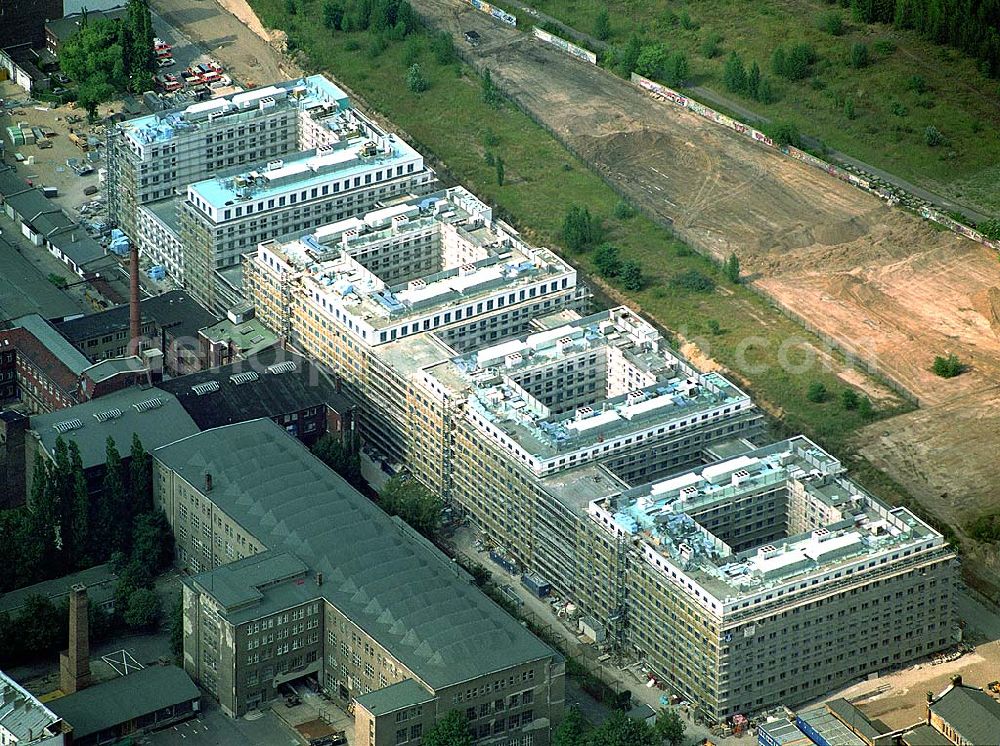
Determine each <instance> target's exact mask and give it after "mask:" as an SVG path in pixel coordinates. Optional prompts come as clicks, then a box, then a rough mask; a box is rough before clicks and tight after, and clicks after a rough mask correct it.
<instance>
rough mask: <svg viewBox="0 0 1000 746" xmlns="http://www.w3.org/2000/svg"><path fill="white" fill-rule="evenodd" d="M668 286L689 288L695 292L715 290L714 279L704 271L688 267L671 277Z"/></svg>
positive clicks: (677, 288)
mask: <svg viewBox="0 0 1000 746" xmlns="http://www.w3.org/2000/svg"><path fill="white" fill-rule="evenodd" d="M670 287H672V288H674V289H676V290H690V291H692V292H695V293H710V292H712V291H713V290H715V280H713V279H712V278H711V277H709V276H708V275H706V274H705V273H704V272H699V271H698V270H696V269H689V270H685V271H684V272H680V273H678V274H676V275H674V276H673V277H671V278H670Z"/></svg>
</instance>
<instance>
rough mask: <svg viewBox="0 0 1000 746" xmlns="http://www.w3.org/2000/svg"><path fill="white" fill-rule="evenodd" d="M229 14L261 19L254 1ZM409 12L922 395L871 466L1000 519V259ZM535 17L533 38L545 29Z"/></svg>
mask: <svg viewBox="0 0 1000 746" xmlns="http://www.w3.org/2000/svg"><path fill="white" fill-rule="evenodd" d="M222 2H223V3H224V5H225V6H226V7H227V8H230V7H231V8H234V9H236V10H237V11H238V12H239V13H241V14H246V13H250V11H249V9H248V8H247V7H246V4H245V3H244V2H242V0H222ZM412 2H413V5H414V7H415V9H416V10H417V11H418V13H420V14H421V15H423V16H424V17H425V18H426V19H427V20H428V21H429V22H430V24H431V25H433V26H435V27H437V28H441V29H447V30H449V31H450V32H451V33H452V34H453V35H454V37H455V42H456V45H458V46H459V48H460V49H461V50H462V52H463V54H464V55H466V56H467V57H468V58H469V59H471V60H472V61H473V62H475V64H477V65H479V66H485V67H489V69H490V70H491V71H492V73H493V76H494V80H496V81H497V82H498V84H499V85H500V86H502V87H503V88H504V89H505V91H507V92H508V93H509V94H510V95H512V96H514V97H516V98H517V100H518V101H519V102H520V103H521V104H522V105H523V106H524V107H526V108H527V109H529V110H530V111H532V112H533V113H534V115H535V116H536V117H537V118H538V119H539V120H541V121H542V122H543V123H545V124H546V125H547V126H548V127H549V128H551V129H552V130H553V131H554V132H556V134H557V135H558V136H559V137H560V138H561V139H562V140H563V141H564V142H565V143H566V144H568V145H569V146H570V147H571V148H572V149H574V150H575V151H576V152H577V153H579V154H580V155H581V156H582V157H584V158H586V159H588V160H589V161H590V162H591V163H593V164H594V166H595V167H596V168H597V169H598V170H600V171H601V172H602V173H603V174H604V175H605V177H606V178H607V179H608V180H609V181H611V182H613V183H615V184H617V185H618V186H619V188H620V189H622V190H623V191H624V192H626V193H628V194H629V195H631V196H632V198H633V199H634V201H635V202H636V203H638V204H640V205H641V206H642V207H643V208H644V209H645V210H647V211H648V212H649V213H650V214H651V215H654V216H656V217H659V218H661V219H669V220H670V221H672V223H673V225H674V228H675V230H676V231H677V232H678V233H679V234H680V235H682V236H683V237H684V238H685V239H686V240H687V241H689V242H690V243H691V244H692V245H694V246H696V247H697V248H699V249H700V250H702V251H705V252H709V253H711V254H712V255H714V256H716V257H719V258H722V257H725V256H727V255H728V254H729V253H731V252H735V253H736V254H737V255H738V256H739V258H740V261H741V263H742V266H743V269H744V271H745V272H748V273H751V276H752V278H753V282H754V284H755V285H756V286H757V287H759V288H761V289H762V290H764V291H765V292H767V293H768V294H769V295H770V296H771V297H772V298H773V299H774V300H775V301H776V302H777V303H778V304H780V305H781V306H782V307H784V308H785V309H787V310H788V311H789V312H790V313H792V314H794V315H796V316H798V317H799V318H800V319H802V320H803V321H804V322H805V323H806V324H807V325H809V326H811V327H812V328H814V329H816V330H818V331H819V332H820V333H822V334H824V335H826V336H827V337H829V338H831V339H834V340H836V341H838V342H839V343H840V344H841V346H842V347H844V348H846V349H847V350H849V351H853V352H854V353H855V354H856V355H857V356H858V357H859V358H860V359H862V360H864V361H865V362H866V363H867V364H869V365H872V366H874V367H875V368H876V369H878V370H879V371H880V372H881V373H882V375H884V376H886V377H887V378H891V379H893V380H894V381H896V382H897V383H898V384H900V385H902V386H903V387H905V388H906V389H907V390H908V391H910V392H911V393H912V394H913V395H914V396H915V397H916V398H918V399H919V401H920V403H921V409H919V410H917V411H916V412H913V413H911V414H907V415H903V416H899V417H895V418H893V419H891V420H886V421H882V422H879V423H876V424H875V425H873V426H871V427H870V428H868V431H867V432H864V433H862V435H861V437H860V439H859V443H858V448H859V449H860V450H861V451H862V452H864V453H865V454H866V455H867V456H868V457H869V458H871V459H873V460H874V461H875V462H876V463H878V464H879V466H880V467H882V468H883V469H885V470H886V471H887V472H888V473H889V474H891V475H892V476H893V477H895V478H896V479H897V480H898V481H900V482H901V483H902V484H904V485H905V486H906V487H907V488H908V489H909V490H910V491H911V492H912V493H913V494H914V495H915V496H916V497H917V498H918V499H920V500H921V501H922V502H923V503H924V504H925V505H926V506H927V507H928V508H929V509H930V510H931V511H933V512H934V513H936V514H938V515H940V516H941V517H942V518H945V519H947V520H948V521H949V522H950V523H952V524H953V525H958V524H961V523H963V522H964V521H965V520H966V519H967V518H968V517H970V516H972V515H975V514H977V513H978V512H979V511H980V510H984V509H987V508H989V507H994V508H1000V480H996V479H995V478H994V466H993V465H994V462H995V458H996V453H997V452H998V450H1000V393H998V392H1000V389H998V386H997V384H998V382H1000V338H998V336H997V329H1000V289H998V287H997V286H1000V263H998V261H997V257H996V256H995V255H994V254H993V253H992V252H990V251H989V250H987V249H986V248H984V247H982V246H980V245H979V244H976V243H974V242H972V241H968V240H966V239H961V238H958V237H956V236H954V235H953V234H950V233H946V232H941V231H937V230H934V229H932V228H930V227H929V226H928V225H927V224H926V223H924V222H922V221H920V220H918V219H916V218H914V217H912V216H911V215H909V214H907V213H904V212H902V211H900V210H896V209H892V208H889V207H887V206H885V205H883V204H882V203H881V202H880V201H879V200H878V199H877V198H875V197H873V196H871V195H868V194H866V193H864V192H861V191H859V190H857V189H855V188H853V187H851V186H849V185H847V184H845V183H844V182H841V181H839V180H837V179H834V178H832V177H829V176H827V175H825V174H823V173H822V172H819V171H817V170H816V169H813V168H811V167H808V166H806V165H804V164H801V163H799V162H797V161H793V160H791V159H789V158H786V157H784V156H782V155H780V154H779V153H776V152H774V151H771V150H768V149H765V148H763V147H759V146H757V145H754V144H753V143H752V142H750V141H748V140H746V139H744V138H741V137H739V136H737V135H735V134H733V133H731V132H729V131H728V130H724V129H722V128H721V127H718V126H717V125H713V124H710V123H709V122H707V121H705V120H703V119H702V118H700V117H698V116H696V115H695V114H692V113H690V112H688V111H686V110H682V109H680V108H678V107H675V106H673V105H670V104H667V103H663V102H658V101H655V100H653V99H651V98H650V97H649V96H648V95H647V94H644V93H642V92H640V91H639V90H637V89H635V88H634V87H632V86H631V85H629V84H627V83H625V82H624V81H622V80H620V79H618V78H616V77H614V76H612V75H610V74H609V73H606V72H605V71H603V70H600V69H598V68H595V67H592V66H590V65H587V64H585V63H583V62H581V61H579V60H576V59H573V58H571V57H569V56H567V55H565V54H563V53H562V52H559V51H558V50H556V49H555V48H553V47H550V46H548V45H544V44H542V43H541V42H538V41H536V40H534V39H533V38H532V37H531V35H530V34H526V33H524V32H521V31H515V30H513V29H510V28H508V27H506V26H503V25H502V24H500V23H498V22H496V21H494V20H493V19H491V18H489V17H487V16H486V15H484V14H482V13H479V12H477V11H474V10H472V9H471V8H469V7H468V6H466V5H464V4H462V3H460V2H459V0H412ZM153 6H154V8H155V9H156V10H157V12H159V13H160V14H161V15H162V16H163V17H164V18H166V19H167V20H168V21H170V22H171V23H175V24H177V25H179V26H181V28H182V30H183V31H184V32H185V33H186V34H188V35H189V36H190V37H191V38H193V39H194V40H196V41H200V42H202V43H204V44H206V45H207V46H209V47H210V48H211V50H212V52H213V53H214V54H215V55H217V56H218V57H219V58H220V60H222V61H223V62H224V63H225V64H226V65H227V66H229V67H230V68H232V70H233V72H234V73H235V74H236V75H237V76H238V77H239V78H240V79H241V80H244V81H248V80H256V81H259V82H263V81H266V80H268V78H267V77H266V74H267V73H268V72H279V71H282V72H290V71H291V70H292V69H293V66H292V65H291V64H290V63H288V62H287V61H282V60H281V57H280V55H279V53H278V52H277V51H276V50H275V48H274V45H272V44H267V43H264V42H263V41H261V39H260V38H258V37H256V36H254V35H253V33H252V32H251V31H250V30H249V28H248V27H247V26H246V25H244V24H243V23H241V22H239V21H237V20H236V19H235V18H234V17H233V16H231V15H229V14H228V13H226V12H225V11H223V10H222V8H221V7H220V6H219V5H218V4H216V3H215V2H212V1H211V0H154V2H153ZM236 6H239V8H236ZM250 15H251V16H252V13H250ZM520 20H521V23H522V25H527V24H530V17H522V18H521V19H520ZM253 22H254V21H251V24H252V23H253ZM469 30H476V31H478V32H479V34H480V35H481V38H482V41H481V43H480V45H479V46H477V47H474V48H470V47H469V45H468V44H467V43H466V42H465V41H464V39H463V34H464V32H465V31H469ZM261 32H263V30H261ZM258 33H260V32H258ZM263 33H265V34H267V32H263ZM268 37H269V39H270V38H271V35H270V34H268ZM333 72H334V75H335V73H336V71H333ZM273 77H280V76H278V75H276V76H273ZM610 209H611V206H610V205H609V206H608V212H610ZM945 352H955V353H956V354H958V355H959V357H961V358H962V359H963V360H964V361H967V362H969V363H971V365H972V370H971V371H970V372H969V373H966V374H964V375H962V376H960V377H958V378H956V379H952V380H950V381H945V380H943V379H940V378H937V377H935V376H934V375H933V374H931V373H930V372H929V370H928V368H929V366H930V365H931V362H932V359H933V357H934V355H936V354H942V353H945ZM845 377H846V376H845ZM994 561H997V560H994Z"/></svg>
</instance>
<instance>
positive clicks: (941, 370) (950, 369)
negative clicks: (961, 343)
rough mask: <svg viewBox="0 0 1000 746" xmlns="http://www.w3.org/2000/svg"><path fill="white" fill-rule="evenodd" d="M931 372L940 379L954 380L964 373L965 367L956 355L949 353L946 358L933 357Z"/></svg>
mask: <svg viewBox="0 0 1000 746" xmlns="http://www.w3.org/2000/svg"><path fill="white" fill-rule="evenodd" d="M931 370H933V371H934V375H936V376H941V378H954V377H955V376H957V375H961V374H962V373H964V372H965V365H963V364H962V362H961V361H960V360H959V359H958V355H956V354H955V353H951V354H950V355H948V356H947V357H943V356H941V355H938V356H937V357H935V358H934V365H933V366H932V367H931Z"/></svg>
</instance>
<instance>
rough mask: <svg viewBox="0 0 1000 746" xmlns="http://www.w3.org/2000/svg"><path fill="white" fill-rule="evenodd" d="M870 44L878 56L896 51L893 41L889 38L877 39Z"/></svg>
mask: <svg viewBox="0 0 1000 746" xmlns="http://www.w3.org/2000/svg"><path fill="white" fill-rule="evenodd" d="M872 46H874V47H875V54H877V55H879V56H880V57H888V56H889V55H890V54H892V53H893V52H895V51H896V44H895V42H893V41H891V40H889V39H878V40H877V41H876V42H875V44H873V45H872Z"/></svg>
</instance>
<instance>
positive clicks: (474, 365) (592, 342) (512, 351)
mask: <svg viewBox="0 0 1000 746" xmlns="http://www.w3.org/2000/svg"><path fill="white" fill-rule="evenodd" d="M449 365H451V366H453V367H454V368H456V369H457V370H458V371H459V375H460V376H461V377H462V378H463V379H464V381H465V383H466V385H467V386H468V388H469V389H470V390H471V394H470V396H469V405H470V410H471V411H472V412H473V413H474V415H476V419H477V420H478V422H479V423H480V424H481V425H482V426H483V427H484V428H485V429H487V430H492V431H493V434H494V435H495V436H500V437H503V436H505V437H507V438H509V439H511V440H512V441H514V443H516V445H517V446H518V447H520V448H521V449H523V450H524V451H525V452H527V453H529V454H532V455H533V456H537V457H539V458H548V457H552V456H556V455H559V454H564V453H568V452H571V451H575V450H578V449H580V448H585V447H588V446H591V445H593V444H595V443H599V442H610V441H612V440H613V439H615V438H618V437H619V436H622V435H625V434H630V433H634V432H638V431H642V430H645V429H648V428H650V427H653V426H663V429H664V431H666V430H667V429H670V430H673V429H675V428H676V427H684V426H685V425H687V424H689V423H693V422H694V421H695V420H696V419H697V418H696V415H699V416H700V415H701V414H702V413H707V412H708V411H709V410H712V409H715V408H718V407H725V406H733V407H737V408H739V407H746V408H751V407H752V403H751V402H750V400H749V398H748V397H747V396H746V394H744V393H743V392H742V391H740V390H739V389H738V388H736V387H735V386H733V385H732V384H731V383H730V382H729V381H727V380H726V379H725V378H723V377H722V376H721V375H718V374H716V373H709V374H704V375H702V374H699V373H698V372H697V371H695V369H694V368H692V367H691V365H690V364H689V363H687V362H686V361H685V360H683V359H682V358H680V357H678V356H677V355H675V354H674V353H673V352H672V351H671V350H670V349H669V347H668V346H667V345H666V344H665V343H664V342H663V340H662V339H661V337H660V334H659V332H657V331H656V329H655V328H653V327H652V326H651V325H650V324H648V323H647V322H645V321H643V320H642V319H641V318H639V317H638V316H636V315H634V314H633V313H632V312H631V311H629V310H628V309H627V308H624V307H621V308H616V309H612V310H611V311H604V312H601V313H598V314H594V315H592V316H588V317H586V318H583V319H580V320H578V321H573V322H571V323H569V324H566V325H564V326H559V327H556V328H554V329H548V330H546V331H542V332H536V333H534V334H529V335H526V336H522V337H519V338H517V339H514V340H511V341H508V342H503V343H501V344H498V345H494V346H492V347H487V348H481V349H479V350H477V351H476V352H474V353H471V354H468V355H464V356H462V357H458V358H455V359H454V360H453V361H451V363H449ZM668 423H673V424H668Z"/></svg>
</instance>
